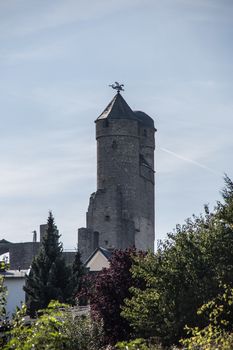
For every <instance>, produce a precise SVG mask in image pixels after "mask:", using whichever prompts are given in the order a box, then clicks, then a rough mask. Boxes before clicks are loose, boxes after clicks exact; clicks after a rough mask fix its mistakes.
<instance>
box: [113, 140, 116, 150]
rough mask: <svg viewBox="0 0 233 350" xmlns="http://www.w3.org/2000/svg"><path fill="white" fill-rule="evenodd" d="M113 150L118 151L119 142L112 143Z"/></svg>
mask: <svg viewBox="0 0 233 350" xmlns="http://www.w3.org/2000/svg"><path fill="white" fill-rule="evenodd" d="M112 149H117V142H116V141H115V140H114V141H112Z"/></svg>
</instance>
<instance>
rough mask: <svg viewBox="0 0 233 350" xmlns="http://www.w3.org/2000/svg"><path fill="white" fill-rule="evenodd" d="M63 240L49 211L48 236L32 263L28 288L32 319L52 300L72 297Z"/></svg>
mask: <svg viewBox="0 0 233 350" xmlns="http://www.w3.org/2000/svg"><path fill="white" fill-rule="evenodd" d="M59 238H60V235H59V233H58V230H57V227H56V225H55V223H54V218H53V215H52V212H49V217H48V223H47V230H46V234H45V236H44V237H43V240H42V244H41V247H40V250H39V252H38V254H37V255H36V256H35V257H34V259H33V261H32V265H31V269H30V273H29V275H28V276H26V285H25V287H24V290H25V291H26V299H27V308H28V313H29V314H30V315H31V316H34V315H35V313H36V311H37V310H39V309H42V308H46V307H47V306H48V304H49V302H50V301H51V300H58V301H60V302H66V301H68V300H69V298H70V288H69V287H68V286H69V278H70V273H71V271H70V269H69V268H68V267H67V266H66V264H65V260H64V257H63V255H62V251H63V249H62V244H61V243H60V242H59Z"/></svg>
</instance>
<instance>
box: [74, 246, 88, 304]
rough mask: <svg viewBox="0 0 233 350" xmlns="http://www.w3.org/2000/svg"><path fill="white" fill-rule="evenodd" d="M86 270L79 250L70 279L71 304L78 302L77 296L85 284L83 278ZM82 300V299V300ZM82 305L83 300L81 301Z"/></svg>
mask: <svg viewBox="0 0 233 350" xmlns="http://www.w3.org/2000/svg"><path fill="white" fill-rule="evenodd" d="M85 272H86V269H85V266H84V265H83V263H82V257H81V254H80V252H79V250H77V252H76V254H75V258H74V262H73V264H72V268H71V273H72V276H71V279H70V292H71V298H70V303H71V304H73V305H74V304H76V302H77V296H78V294H79V292H80V290H81V287H82V284H83V276H84V275H85ZM81 299H82V298H81ZM80 301H81V303H82V300H80Z"/></svg>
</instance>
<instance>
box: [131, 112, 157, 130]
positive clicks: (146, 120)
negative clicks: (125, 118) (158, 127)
mask: <svg viewBox="0 0 233 350" xmlns="http://www.w3.org/2000/svg"><path fill="white" fill-rule="evenodd" d="M134 114H135V115H136V117H137V119H138V120H139V122H140V123H141V124H142V125H144V126H146V127H148V128H152V129H154V120H153V119H152V118H151V117H149V115H147V114H146V113H144V112H141V111H134Z"/></svg>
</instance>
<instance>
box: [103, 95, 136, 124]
mask: <svg viewBox="0 0 233 350" xmlns="http://www.w3.org/2000/svg"><path fill="white" fill-rule="evenodd" d="M102 119H131V120H137V117H136V116H135V114H134V112H133V111H132V109H131V108H130V107H129V105H128V104H127V103H126V102H125V100H124V99H123V97H122V96H121V94H120V93H119V92H118V93H117V94H116V95H115V96H114V97H113V99H112V101H111V102H110V103H109V104H108V106H107V107H106V108H105V110H104V111H103V112H102V113H101V114H100V116H99V117H98V118H97V119H96V122H97V121H98V120H102Z"/></svg>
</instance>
